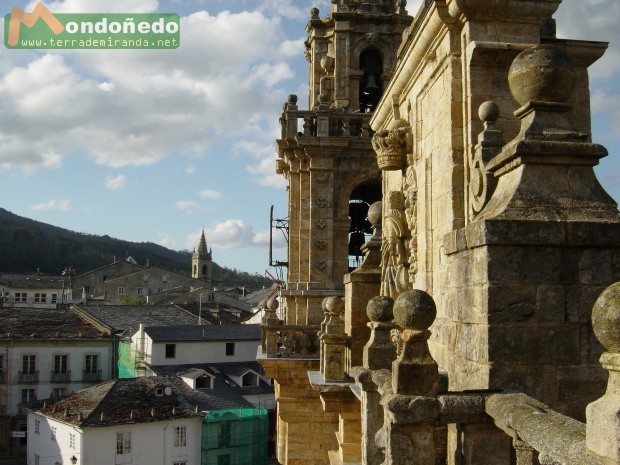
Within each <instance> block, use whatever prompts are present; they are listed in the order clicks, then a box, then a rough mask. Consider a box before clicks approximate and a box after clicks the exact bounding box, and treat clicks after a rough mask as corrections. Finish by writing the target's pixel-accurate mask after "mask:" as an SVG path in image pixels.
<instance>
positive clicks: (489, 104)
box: [478, 100, 499, 123]
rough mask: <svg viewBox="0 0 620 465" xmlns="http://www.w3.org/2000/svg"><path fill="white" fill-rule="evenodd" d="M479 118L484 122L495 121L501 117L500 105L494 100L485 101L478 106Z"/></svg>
mask: <svg viewBox="0 0 620 465" xmlns="http://www.w3.org/2000/svg"><path fill="white" fill-rule="evenodd" d="M478 118H480V121H482V122H483V123H495V122H496V121H497V120H498V119H499V105H498V104H497V103H495V102H493V101H492V100H488V101H486V102H484V103H483V104H482V105H480V107H479V108H478Z"/></svg>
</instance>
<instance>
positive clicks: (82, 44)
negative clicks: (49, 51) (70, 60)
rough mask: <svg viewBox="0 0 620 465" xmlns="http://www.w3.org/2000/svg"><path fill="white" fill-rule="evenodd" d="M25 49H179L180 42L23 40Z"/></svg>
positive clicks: (145, 40)
mask: <svg viewBox="0 0 620 465" xmlns="http://www.w3.org/2000/svg"><path fill="white" fill-rule="evenodd" d="M20 45H21V46H22V47H23V48H48V47H51V48H177V47H178V46H179V41H178V40H177V39H176V38H172V39H157V40H149V39H115V38H112V37H107V38H104V39H54V38H49V39H48V40H41V39H23V40H21V41H20Z"/></svg>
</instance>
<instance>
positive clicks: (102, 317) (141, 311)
mask: <svg viewBox="0 0 620 465" xmlns="http://www.w3.org/2000/svg"><path fill="white" fill-rule="evenodd" d="M77 307H78V308H79V310H81V311H83V312H86V313H87V314H88V315H89V316H90V317H92V318H94V319H95V320H97V321H100V322H101V323H103V324H105V325H107V326H109V327H111V328H112V330H113V332H114V333H116V334H119V333H120V334H124V335H126V336H131V335H132V334H133V333H135V332H136V331H138V329H139V328H140V323H142V324H143V325H145V326H166V327H171V326H178V325H195V324H196V322H197V321H198V318H197V317H195V316H194V315H192V314H191V313H189V312H187V311H186V310H184V309H182V308H180V307H177V306H176V305H143V306H133V305H79V306H77Z"/></svg>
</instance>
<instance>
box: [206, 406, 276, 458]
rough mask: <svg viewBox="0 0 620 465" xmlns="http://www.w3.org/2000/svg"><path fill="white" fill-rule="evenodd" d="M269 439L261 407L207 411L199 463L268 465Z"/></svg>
mask: <svg viewBox="0 0 620 465" xmlns="http://www.w3.org/2000/svg"><path fill="white" fill-rule="evenodd" d="M268 440H269V417H268V415H267V410H265V409H264V408H263V407H258V408H253V409H252V408H246V409H232V410H214V411H209V412H207V413H206V415H205V417H204V419H203V426H202V459H201V465H267V463H268V455H267V443H268Z"/></svg>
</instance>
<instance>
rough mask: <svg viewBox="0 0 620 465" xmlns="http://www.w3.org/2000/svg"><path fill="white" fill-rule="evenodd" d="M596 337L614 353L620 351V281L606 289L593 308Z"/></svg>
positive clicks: (593, 325)
mask: <svg viewBox="0 0 620 465" xmlns="http://www.w3.org/2000/svg"><path fill="white" fill-rule="evenodd" d="M592 328H593V329H594V334H595V335H596V338H597V339H598V340H599V341H600V342H601V344H603V346H604V347H605V348H606V349H607V350H608V351H609V352H612V353H616V354H617V353H620V282H618V283H615V284H612V285H611V286H609V287H608V288H607V289H605V290H604V291H603V292H602V293H601V295H600V296H599V298H598V299H596V302H594V307H593V308H592Z"/></svg>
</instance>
